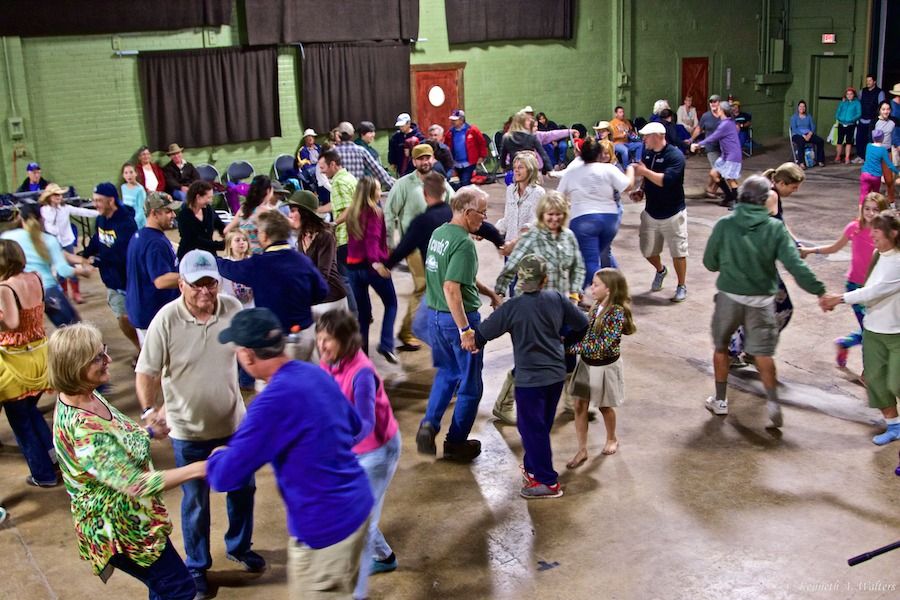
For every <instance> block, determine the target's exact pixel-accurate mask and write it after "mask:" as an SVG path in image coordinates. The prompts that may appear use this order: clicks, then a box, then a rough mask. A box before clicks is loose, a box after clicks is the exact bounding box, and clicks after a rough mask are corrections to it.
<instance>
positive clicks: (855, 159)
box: [850, 156, 866, 165]
mask: <svg viewBox="0 0 900 600" xmlns="http://www.w3.org/2000/svg"><path fill="white" fill-rule="evenodd" d="M850 162H852V163H853V164H854V165H861V164H863V163H864V162H866V161H864V160H863V159H861V158H860V157H858V156H857V157H856V158H854V159H853V160H851V161H850Z"/></svg>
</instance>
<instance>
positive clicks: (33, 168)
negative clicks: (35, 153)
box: [25, 162, 41, 172]
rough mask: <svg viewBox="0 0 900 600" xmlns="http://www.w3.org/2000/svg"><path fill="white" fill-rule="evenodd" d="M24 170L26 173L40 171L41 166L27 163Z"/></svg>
mask: <svg viewBox="0 0 900 600" xmlns="http://www.w3.org/2000/svg"><path fill="white" fill-rule="evenodd" d="M25 170H26V171H29V172H31V171H40V170H41V165H39V164H37V163H35V162H30V163H28V166H27V167H25Z"/></svg>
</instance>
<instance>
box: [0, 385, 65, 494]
mask: <svg viewBox="0 0 900 600" xmlns="http://www.w3.org/2000/svg"><path fill="white" fill-rule="evenodd" d="M40 397H41V395H40V394H36V395H34V396H29V397H27V398H22V399H21V400H13V401H11V402H4V403H3V404H0V406H2V407H3V408H5V409H6V419H7V420H8V421H9V427H10V429H12V431H13V435H15V437H16V443H17V444H18V445H19V449H20V450H21V451H22V454H23V455H24V456H25V462H26V463H28V468H29V469H30V470H31V477H32V478H33V479H34V480H35V481H36V482H38V483H51V484H52V483H54V482H56V468H55V466H54V459H55V457H56V453H55V452H54V451H53V436H52V434H51V433H50V427H48V426H47V421H46V420H45V419H44V415H43V414H42V413H41V411H39V410H38V407H37V403H38V400H39V399H40Z"/></svg>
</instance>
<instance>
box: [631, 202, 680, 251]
mask: <svg viewBox="0 0 900 600" xmlns="http://www.w3.org/2000/svg"><path fill="white" fill-rule="evenodd" d="M639 237H640V245H641V254H643V255H644V257H645V258H649V257H651V256H659V255H660V254H662V250H663V246H664V245H668V246H669V254H671V255H672V258H684V257H686V256H687V255H688V230H687V209H685V210H683V211H681V212H680V213H678V214H676V215H673V216H671V217H669V218H668V219H654V218H653V217H651V216H650V215H648V214H647V211H644V212H642V213H641V228H640V233H639Z"/></svg>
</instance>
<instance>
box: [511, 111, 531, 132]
mask: <svg viewBox="0 0 900 600" xmlns="http://www.w3.org/2000/svg"><path fill="white" fill-rule="evenodd" d="M530 118H531V115H529V114H528V113H527V112H525V111H522V110H520V111H519V112H517V113H516V114H514V115H513V117H512V122H511V123H510V124H509V131H508V132H507V133H514V132H516V131H521V132H524V133H531V129H529V128H528V119H530Z"/></svg>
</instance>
